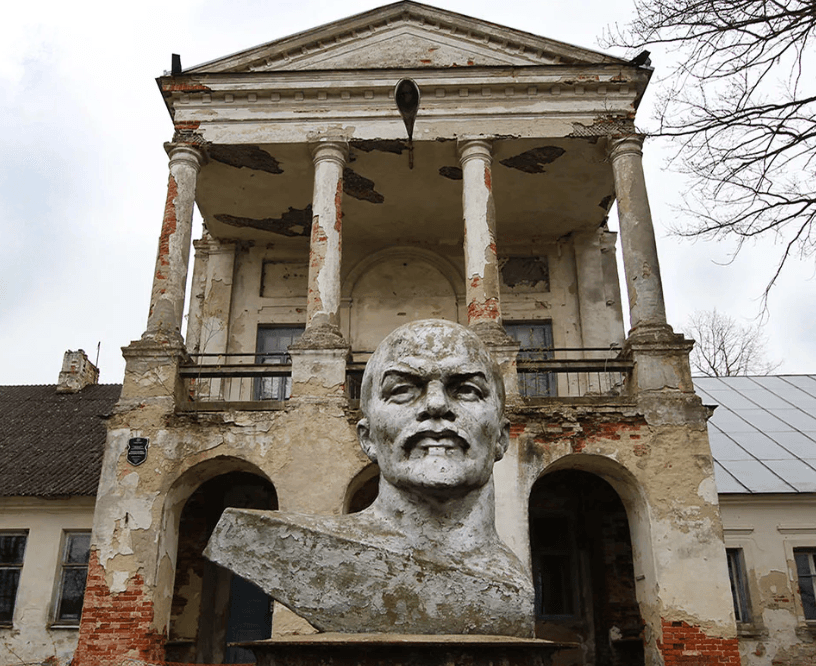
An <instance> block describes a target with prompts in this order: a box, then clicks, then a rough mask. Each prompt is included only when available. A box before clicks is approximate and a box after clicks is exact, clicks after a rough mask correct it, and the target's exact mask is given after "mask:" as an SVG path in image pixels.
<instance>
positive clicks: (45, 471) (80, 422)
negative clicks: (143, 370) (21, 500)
mask: <svg viewBox="0 0 816 666" xmlns="http://www.w3.org/2000/svg"><path fill="white" fill-rule="evenodd" d="M121 390H122V387H121V386H120V385H118V384H98V385H94V386H86V387H85V388H84V389H82V390H81V391H79V392H78V393H57V389H56V386H54V385H50V386H0V496H5V497H9V496H15V495H16V496H19V495H28V496H34V497H60V496H66V495H95V494H96V487H97V485H98V484H99V472H100V470H101V467H102V453H103V450H104V447H105V421H104V419H103V417H104V416H105V415H107V414H110V412H111V410H112V409H113V406H114V404H116V401H117V400H118V398H119V393H120V392H121Z"/></svg>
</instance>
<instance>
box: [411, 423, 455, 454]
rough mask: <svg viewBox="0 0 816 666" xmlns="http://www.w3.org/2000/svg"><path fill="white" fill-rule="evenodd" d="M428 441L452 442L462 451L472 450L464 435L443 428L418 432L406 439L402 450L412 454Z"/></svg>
mask: <svg viewBox="0 0 816 666" xmlns="http://www.w3.org/2000/svg"><path fill="white" fill-rule="evenodd" d="M427 440H434V441H437V442H441V441H443V440H447V441H449V442H452V443H453V446H455V447H457V448H460V449H461V450H462V451H467V450H468V449H469V448H470V444H468V442H467V440H466V439H465V437H464V436H463V435H462V433H460V432H459V431H458V430H455V429H453V428H441V429H439V430H436V429H434V428H425V429H423V430H417V431H416V432H414V433H411V434H409V435H408V436H407V437H406V438H405V440H404V442H403V445H402V448H403V450H404V451H405V452H406V453H410V452H411V451H413V450H414V449H415V448H417V447H418V446H422V442H425V441H427Z"/></svg>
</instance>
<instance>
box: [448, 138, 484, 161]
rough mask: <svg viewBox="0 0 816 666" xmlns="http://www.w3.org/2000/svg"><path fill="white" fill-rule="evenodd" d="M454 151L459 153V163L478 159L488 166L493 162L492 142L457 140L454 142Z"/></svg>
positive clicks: (475, 139)
mask: <svg viewBox="0 0 816 666" xmlns="http://www.w3.org/2000/svg"><path fill="white" fill-rule="evenodd" d="M456 150H457V152H458V153H459V163H460V164H461V165H463V166H464V164H465V162H467V161H469V160H471V159H473V158H480V159H481V160H482V161H484V162H487V163H488V164H490V163H492V162H493V141H492V140H491V139H483V138H478V139H477V138H471V139H469V138H459V139H457V140H456Z"/></svg>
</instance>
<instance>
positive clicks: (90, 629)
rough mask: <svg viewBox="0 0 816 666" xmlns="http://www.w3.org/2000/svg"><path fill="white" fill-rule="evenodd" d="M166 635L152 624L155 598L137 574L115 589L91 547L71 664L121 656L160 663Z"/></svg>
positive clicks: (91, 664)
mask: <svg viewBox="0 0 816 666" xmlns="http://www.w3.org/2000/svg"><path fill="white" fill-rule="evenodd" d="M164 642H165V637H164V635H163V633H162V632H159V631H156V629H155V628H154V627H153V602H152V600H151V598H150V596H149V595H148V594H147V593H146V592H145V589H144V580H143V579H142V577H141V575H139V574H136V575H135V576H134V577H133V578H132V579H131V580H130V583H129V584H128V587H127V589H126V590H125V591H124V592H120V593H112V592H111V591H110V588H109V587H108V585H107V582H106V581H105V571H104V569H103V568H102V566H101V565H100V564H99V556H98V553H97V552H96V551H95V550H92V551H91V555H90V558H89V561H88V582H87V585H86V587H85V601H84V604H83V610H82V619H81V621H80V624H79V643H78V645H77V649H76V651H75V652H74V658H73V660H72V662H71V664H72V666H100V665H101V664H109V663H112V662H113V660H119V659H122V658H131V659H139V660H143V661H148V662H153V663H159V662H162V661H163V660H164V656H165V652H164Z"/></svg>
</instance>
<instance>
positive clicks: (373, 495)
mask: <svg viewBox="0 0 816 666" xmlns="http://www.w3.org/2000/svg"><path fill="white" fill-rule="evenodd" d="M379 492H380V468H379V467H378V466H377V465H376V464H371V465H369V466H368V467H366V468H365V469H364V470H363V471H362V472H360V473H359V474H357V476H355V477H354V478H353V479H352V481H351V483H350V484H349V487H348V490H347V491H346V501H345V502H344V507H343V513H357V512H358V511H362V510H363V509H367V508H368V507H370V506H371V505H372V504H373V503H374V500H375V499H377V495H378V494H379Z"/></svg>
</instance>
